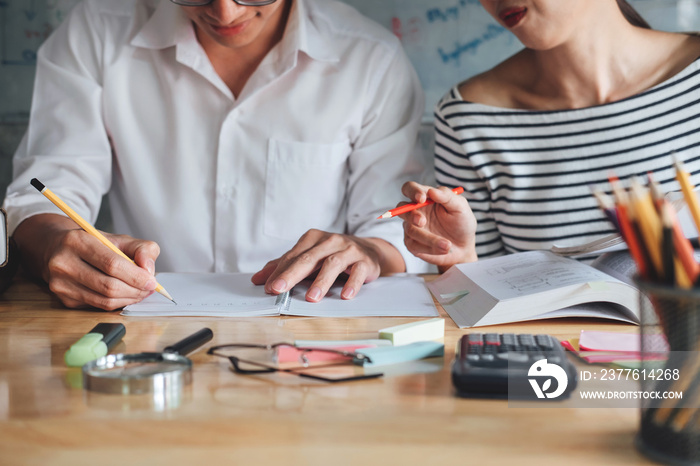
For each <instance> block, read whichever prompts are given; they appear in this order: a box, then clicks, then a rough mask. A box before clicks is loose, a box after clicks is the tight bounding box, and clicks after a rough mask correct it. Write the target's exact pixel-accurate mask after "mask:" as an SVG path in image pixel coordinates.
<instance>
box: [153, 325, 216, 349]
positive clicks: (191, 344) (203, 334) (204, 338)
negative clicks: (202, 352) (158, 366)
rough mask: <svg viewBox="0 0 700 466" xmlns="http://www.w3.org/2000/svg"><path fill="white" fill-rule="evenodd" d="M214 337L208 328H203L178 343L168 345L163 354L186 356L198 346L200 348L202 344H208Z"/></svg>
mask: <svg viewBox="0 0 700 466" xmlns="http://www.w3.org/2000/svg"><path fill="white" fill-rule="evenodd" d="M213 337H214V332H212V331H211V329H209V328H206V327H205V328H203V329H202V330H199V331H197V332H195V333H193V334H192V335H190V336H188V337H185V338H183V339H182V340H180V341H178V342H177V343H175V344H173V345H170V346H168V347H166V348H165V349H164V350H163V352H164V353H175V354H181V355H183V356H184V355H186V354H188V353H190V352H191V351H194V350H196V349H197V348H199V347H200V346H202V345H203V344H204V343H206V342H208V341H209V340H211V339H212V338H213Z"/></svg>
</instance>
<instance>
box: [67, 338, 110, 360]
mask: <svg viewBox="0 0 700 466" xmlns="http://www.w3.org/2000/svg"><path fill="white" fill-rule="evenodd" d="M103 338H104V335H102V334H101V333H88V334H86V335H84V336H83V337H82V338H81V339H80V340H78V341H77V342H75V343H74V344H73V345H72V346H71V347H70V348H69V349H68V351H66V354H65V357H64V359H65V361H66V364H67V365H68V366H71V367H79V366H82V365H84V364H85V363H88V362H90V361H94V360H95V359H97V358H101V357H102V356H106V355H107V345H106V344H105V342H104V341H102V339H103Z"/></svg>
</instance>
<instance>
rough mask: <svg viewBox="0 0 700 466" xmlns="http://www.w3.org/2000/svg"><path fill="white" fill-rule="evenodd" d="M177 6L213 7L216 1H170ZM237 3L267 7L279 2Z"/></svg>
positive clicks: (237, 1)
mask: <svg viewBox="0 0 700 466" xmlns="http://www.w3.org/2000/svg"><path fill="white" fill-rule="evenodd" d="M170 1H171V2H173V3H174V4H176V5H180V6H207V5H211V4H212V3H214V0H203V1H202V2H191V1H188V0H170ZM233 1H234V2H236V3H237V4H238V5H241V6H265V5H271V4H273V3H275V2H276V1H277V0H262V1H259V2H256V1H250V0H233Z"/></svg>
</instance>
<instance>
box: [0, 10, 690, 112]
mask: <svg viewBox="0 0 700 466" xmlns="http://www.w3.org/2000/svg"><path fill="white" fill-rule="evenodd" d="M113 1H119V0H113ZM345 1H346V2H347V3H349V4H351V5H353V6H354V7H356V8H357V9H358V10H359V11H360V12H362V13H364V14H365V15H367V16H369V17H371V18H373V19H374V20H376V21H377V22H379V23H380V24H382V25H383V26H385V27H386V28H387V29H389V30H390V31H392V32H393V33H394V34H395V35H396V36H398V37H399V38H400V39H401V43H402V44H403V46H404V48H405V50H406V53H407V54H408V56H409V58H410V59H411V62H412V63H413V64H414V66H415V68H416V71H417V72H418V76H419V78H420V80H421V83H422V84H423V87H424V89H425V92H426V112H425V115H424V120H425V121H430V120H431V119H432V111H433V107H434V106H435V104H436V103H437V101H438V100H439V99H440V98H441V97H442V96H443V95H444V94H445V93H446V92H447V91H448V90H449V89H450V88H451V87H452V86H453V85H455V84H456V83H458V82H460V81H463V80H464V79H467V78H468V77H470V76H473V75H474V74H477V73H479V72H482V71H484V70H486V69H489V68H491V67H492V66H494V65H495V64H496V63H498V62H500V61H501V60H503V59H504V58H506V57H507V56H509V55H511V54H513V53H514V52H516V51H517V50H519V49H520V48H521V45H520V43H519V42H518V41H517V40H516V39H515V37H514V36H513V35H512V34H510V33H509V32H508V31H507V30H505V29H504V28H503V27H501V26H499V25H498V24H497V23H496V22H495V21H494V20H493V19H492V18H491V17H490V16H489V15H488V14H486V13H485V11H484V10H483V8H482V7H481V5H480V4H479V1H478V0H345ZM75 3H77V0H0V124H2V123H23V122H26V120H27V119H28V116H29V108H30V103H31V94H32V82H33V79H34V66H35V63H36V51H37V49H38V48H39V45H40V44H41V43H42V42H43V41H44V39H46V37H48V35H49V34H50V33H51V32H52V31H53V30H54V29H55V28H56V26H57V25H58V24H60V22H61V21H62V20H63V18H65V16H66V15H67V14H68V12H69V10H70V8H71V7H72V6H73V5H74V4H75ZM630 3H632V5H633V6H635V7H636V8H637V9H638V10H639V12H640V13H641V14H642V15H643V16H644V17H645V18H646V19H647V20H648V21H649V22H650V23H651V24H652V26H654V27H656V28H659V29H665V30H680V31H695V30H698V29H700V0H631V2H630Z"/></svg>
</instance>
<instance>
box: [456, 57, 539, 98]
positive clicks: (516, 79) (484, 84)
mask: <svg viewBox="0 0 700 466" xmlns="http://www.w3.org/2000/svg"><path fill="white" fill-rule="evenodd" d="M526 53H527V51H526V50H523V51H521V52H518V53H516V54H515V55H513V56H511V57H510V58H507V59H506V60H504V61H502V62H501V63H499V64H498V65H496V66H495V67H493V68H491V69H490V70H487V71H484V72H483V73H480V74H477V75H475V76H472V77H471V78H469V79H467V80H466V81H463V82H461V83H460V84H458V85H457V90H458V91H459V94H460V96H461V97H462V99H464V100H465V101H466V102H472V103H479V104H483V105H488V106H491V107H501V108H514V107H515V103H514V102H513V95H515V91H516V89H517V88H519V87H520V86H521V85H522V80H524V79H527V78H526V76H528V68H529V64H528V61H527V60H526V59H525V54H526Z"/></svg>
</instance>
